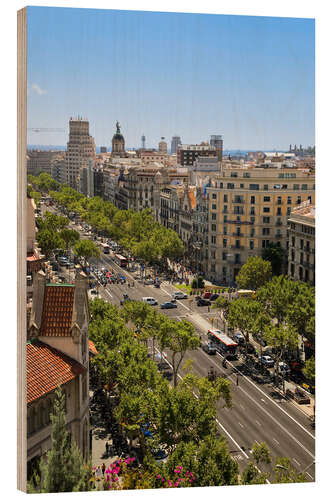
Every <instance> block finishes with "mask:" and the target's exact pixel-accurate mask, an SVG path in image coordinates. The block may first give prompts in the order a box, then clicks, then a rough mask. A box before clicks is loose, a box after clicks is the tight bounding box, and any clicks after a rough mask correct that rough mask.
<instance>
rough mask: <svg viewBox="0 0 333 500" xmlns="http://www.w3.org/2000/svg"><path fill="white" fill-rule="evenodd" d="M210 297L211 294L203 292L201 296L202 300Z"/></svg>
mask: <svg viewBox="0 0 333 500" xmlns="http://www.w3.org/2000/svg"><path fill="white" fill-rule="evenodd" d="M211 295H212V294H211V292H205V293H204V295H203V298H204V299H209V298H210V296H211Z"/></svg>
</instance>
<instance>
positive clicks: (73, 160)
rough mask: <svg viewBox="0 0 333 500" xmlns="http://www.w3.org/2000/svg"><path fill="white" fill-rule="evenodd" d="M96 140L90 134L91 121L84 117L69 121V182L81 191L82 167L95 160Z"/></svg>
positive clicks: (67, 154)
mask: <svg viewBox="0 0 333 500" xmlns="http://www.w3.org/2000/svg"><path fill="white" fill-rule="evenodd" d="M95 156H96V146H95V141H94V139H93V137H91V135H89V122H88V120H85V119H82V118H76V119H74V118H71V119H70V121H69V140H68V142H67V151H66V170H67V172H66V173H67V184H68V185H69V186H70V187H72V188H73V189H76V190H77V191H79V189H80V174H81V169H82V168H84V167H87V166H88V164H89V160H91V161H92V162H94V161H95Z"/></svg>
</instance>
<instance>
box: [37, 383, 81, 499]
mask: <svg viewBox="0 0 333 500" xmlns="http://www.w3.org/2000/svg"><path fill="white" fill-rule="evenodd" d="M51 422H52V432H51V439H52V448H51V450H50V451H48V452H47V454H46V460H44V458H41V460H40V471H41V474H40V477H37V476H35V478H34V481H31V482H30V484H29V488H28V490H29V492H30V493H32V492H35V493H37V492H39V493H63V492H68V491H87V490H89V489H90V487H89V479H90V467H89V466H88V465H87V464H85V463H84V461H83V458H82V456H81V453H80V451H79V449H78V447H77V445H76V444H75V443H74V442H73V443H72V444H71V442H70V435H69V433H68V431H67V430H66V416H65V396H64V394H63V392H62V390H61V389H60V387H58V389H56V398H55V401H54V409H53V414H51ZM34 483H35V484H34Z"/></svg>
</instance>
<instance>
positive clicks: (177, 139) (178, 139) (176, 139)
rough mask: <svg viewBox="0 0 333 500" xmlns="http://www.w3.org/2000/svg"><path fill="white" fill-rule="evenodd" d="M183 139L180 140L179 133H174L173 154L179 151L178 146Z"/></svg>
mask: <svg viewBox="0 0 333 500" xmlns="http://www.w3.org/2000/svg"><path fill="white" fill-rule="evenodd" d="M181 143H182V141H181V140H180V137H179V135H174V136H173V138H172V139H171V154H172V155H174V154H176V153H177V148H178V146H180V145H181Z"/></svg>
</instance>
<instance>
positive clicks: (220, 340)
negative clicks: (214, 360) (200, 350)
mask: <svg viewBox="0 0 333 500" xmlns="http://www.w3.org/2000/svg"><path fill="white" fill-rule="evenodd" d="M208 339H209V340H210V341H211V342H212V343H213V344H214V346H215V347H216V350H217V351H218V352H219V353H220V354H221V355H222V356H225V357H226V358H228V359H237V348H238V344H237V342H235V341H234V340H232V339H231V338H230V337H228V336H227V335H225V333H223V332H221V330H208Z"/></svg>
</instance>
